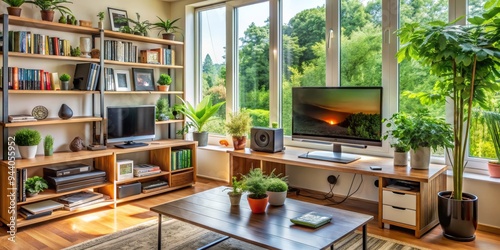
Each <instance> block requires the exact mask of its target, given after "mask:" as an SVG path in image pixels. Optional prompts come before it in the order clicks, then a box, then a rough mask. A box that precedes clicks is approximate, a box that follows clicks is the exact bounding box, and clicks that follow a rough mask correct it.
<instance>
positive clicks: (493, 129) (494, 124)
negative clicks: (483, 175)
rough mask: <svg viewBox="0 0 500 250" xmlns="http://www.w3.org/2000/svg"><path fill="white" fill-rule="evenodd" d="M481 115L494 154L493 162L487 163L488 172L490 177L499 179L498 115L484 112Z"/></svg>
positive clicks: (499, 133) (499, 131)
mask: <svg viewBox="0 0 500 250" xmlns="http://www.w3.org/2000/svg"><path fill="white" fill-rule="evenodd" d="M483 115H484V120H485V122H486V125H487V127H488V134H489V135H490V136H491V139H492V141H493V147H494V148H495V154H496V159H495V160H491V161H488V172H489V174H490V177H493V178H500V113H497V112H492V111H485V112H483Z"/></svg>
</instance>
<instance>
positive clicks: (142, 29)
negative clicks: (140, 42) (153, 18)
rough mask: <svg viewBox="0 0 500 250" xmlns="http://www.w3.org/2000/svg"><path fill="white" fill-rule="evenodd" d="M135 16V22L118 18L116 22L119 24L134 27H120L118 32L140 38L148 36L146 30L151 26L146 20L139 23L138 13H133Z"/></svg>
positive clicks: (139, 16)
mask: <svg viewBox="0 0 500 250" xmlns="http://www.w3.org/2000/svg"><path fill="white" fill-rule="evenodd" d="M135 15H136V16H137V20H134V19H131V18H120V20H118V21H119V22H127V21H129V22H131V23H133V24H134V27H130V26H122V27H121V28H120V32H122V33H130V34H135V35H140V36H148V30H149V28H150V27H151V25H153V24H152V23H150V22H149V21H148V20H146V21H141V15H139V13H137V12H136V13H135Z"/></svg>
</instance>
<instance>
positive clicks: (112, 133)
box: [107, 105, 156, 146]
mask: <svg viewBox="0 0 500 250" xmlns="http://www.w3.org/2000/svg"><path fill="white" fill-rule="evenodd" d="M107 118H108V125H107V141H108V142H111V143H112V142H127V144H130V145H132V144H134V142H133V141H136V140H146V139H154V138H155V128H156V126H155V119H156V117H155V106H154V105H141V106H129V107H107ZM146 145H147V144H146ZM115 146H116V145H115ZM136 146H145V145H144V144H137V145H136Z"/></svg>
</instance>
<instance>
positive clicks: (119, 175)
mask: <svg viewBox="0 0 500 250" xmlns="http://www.w3.org/2000/svg"><path fill="white" fill-rule="evenodd" d="M132 178H134V161H132V160H120V161H117V162H116V180H117V181H121V180H126V179H132Z"/></svg>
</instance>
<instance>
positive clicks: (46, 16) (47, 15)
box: [40, 10, 54, 22]
mask: <svg viewBox="0 0 500 250" xmlns="http://www.w3.org/2000/svg"><path fill="white" fill-rule="evenodd" d="M40 13H42V20H44V21H49V22H52V21H53V20H54V11H53V10H41V11H40Z"/></svg>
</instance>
